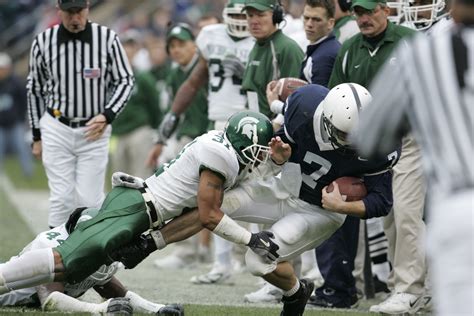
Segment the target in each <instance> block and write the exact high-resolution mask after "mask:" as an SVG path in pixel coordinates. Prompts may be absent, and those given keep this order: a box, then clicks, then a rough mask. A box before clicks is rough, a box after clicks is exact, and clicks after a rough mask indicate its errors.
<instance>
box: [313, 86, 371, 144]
mask: <svg viewBox="0 0 474 316" xmlns="http://www.w3.org/2000/svg"><path fill="white" fill-rule="evenodd" d="M371 100H372V96H371V95H370V93H369V91H367V89H365V88H364V87H363V86H361V85H358V84H356V83H343V84H340V85H337V86H336V87H334V88H332V89H331V90H330V91H329V93H328V94H327V96H326V98H324V100H323V101H322V106H323V115H322V121H323V125H324V128H325V130H326V132H327V134H328V137H329V141H330V142H331V145H332V146H333V147H334V149H341V150H343V151H346V150H353V149H354V148H353V147H352V146H351V143H350V141H349V134H350V133H351V132H353V131H354V130H355V128H356V127H357V125H358V123H359V112H360V111H361V110H362V108H363V107H365V106H366V105H367V104H369V103H370V101H371ZM317 120H318V117H317V116H316V115H315V116H314V121H313V126H314V128H315V129H314V130H315V131H316V127H317V124H319V122H317Z"/></svg>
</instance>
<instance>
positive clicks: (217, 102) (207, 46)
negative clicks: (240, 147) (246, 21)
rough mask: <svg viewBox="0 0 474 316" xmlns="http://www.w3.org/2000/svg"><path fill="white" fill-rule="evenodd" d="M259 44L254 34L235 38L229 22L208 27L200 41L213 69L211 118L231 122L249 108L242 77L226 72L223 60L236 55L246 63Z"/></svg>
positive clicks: (210, 75) (210, 72)
mask: <svg viewBox="0 0 474 316" xmlns="http://www.w3.org/2000/svg"><path fill="white" fill-rule="evenodd" d="M254 43H255V39H254V38H253V37H247V38H244V39H239V40H234V39H233V38H232V37H230V35H229V34H228V33H227V26H226V25H225V24H213V25H208V26H205V27H204V28H203V29H202V30H201V31H200V32H199V35H198V37H197V39H196V44H197V46H198V48H199V51H200V52H201V55H202V56H203V58H204V59H205V60H206V61H207V65H208V69H209V95H208V113H209V119H210V120H211V121H227V119H228V118H229V117H230V116H231V115H232V114H234V113H236V112H239V111H242V110H244V109H245V106H246V104H247V98H246V96H245V94H243V93H241V87H242V80H241V79H240V78H237V77H235V76H233V74H232V73H229V72H227V71H225V68H224V65H223V63H222V61H223V60H224V58H225V57H226V56H229V55H233V56H236V57H237V58H238V59H239V60H240V61H241V62H242V64H243V65H244V66H245V65H246V63H247V60H248V56H249V54H250V51H251V50H252V47H253V45H254Z"/></svg>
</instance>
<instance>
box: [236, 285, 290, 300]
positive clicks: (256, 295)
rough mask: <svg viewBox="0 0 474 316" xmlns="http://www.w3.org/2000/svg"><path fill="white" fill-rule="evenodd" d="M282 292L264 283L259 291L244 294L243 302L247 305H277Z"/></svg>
mask: <svg viewBox="0 0 474 316" xmlns="http://www.w3.org/2000/svg"><path fill="white" fill-rule="evenodd" d="M282 296H283V291H282V290H281V289H279V288H277V287H276V286H274V285H272V284H270V283H268V282H266V283H265V285H264V286H263V287H262V288H260V289H259V290H257V291H255V292H252V293H249V294H245V295H244V301H245V302H247V303H279V302H280V301H281V298H282Z"/></svg>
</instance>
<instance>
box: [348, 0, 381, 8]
mask: <svg viewBox="0 0 474 316" xmlns="http://www.w3.org/2000/svg"><path fill="white" fill-rule="evenodd" d="M385 3H387V0H354V1H353V2H352V6H351V9H354V8H355V7H362V8H364V9H366V10H373V9H375V7H377V5H378V4H385Z"/></svg>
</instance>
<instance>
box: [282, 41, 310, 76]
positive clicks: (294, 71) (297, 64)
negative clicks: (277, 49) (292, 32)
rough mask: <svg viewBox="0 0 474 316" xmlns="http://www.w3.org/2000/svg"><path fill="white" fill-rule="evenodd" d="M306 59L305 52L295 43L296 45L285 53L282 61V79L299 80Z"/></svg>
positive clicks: (288, 48)
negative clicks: (292, 78)
mask: <svg viewBox="0 0 474 316" xmlns="http://www.w3.org/2000/svg"><path fill="white" fill-rule="evenodd" d="M303 59H304V52H303V51H302V50H301V48H300V47H299V46H298V45H297V44H296V43H295V45H292V46H289V47H287V48H286V49H285V50H284V51H283V52H282V56H281V58H280V60H282V61H283V62H281V63H280V78H286V77H296V78H299V76H300V70H301V62H302V61H303Z"/></svg>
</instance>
